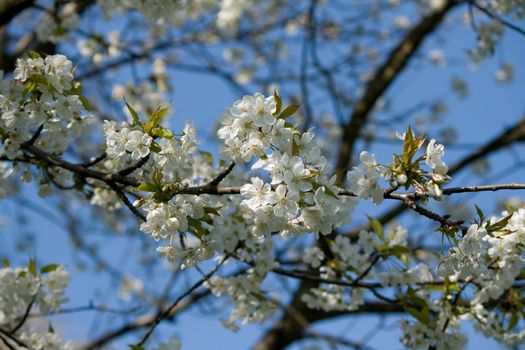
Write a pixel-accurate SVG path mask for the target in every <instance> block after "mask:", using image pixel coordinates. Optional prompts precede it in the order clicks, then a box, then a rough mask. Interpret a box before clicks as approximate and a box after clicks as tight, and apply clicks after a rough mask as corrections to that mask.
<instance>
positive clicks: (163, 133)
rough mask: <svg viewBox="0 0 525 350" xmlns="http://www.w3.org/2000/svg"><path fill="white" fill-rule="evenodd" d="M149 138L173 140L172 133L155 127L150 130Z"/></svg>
mask: <svg viewBox="0 0 525 350" xmlns="http://www.w3.org/2000/svg"><path fill="white" fill-rule="evenodd" d="M151 136H157V137H162V138H165V139H170V140H173V132H171V130H168V129H165V128H159V127H155V128H153V129H152V130H151Z"/></svg>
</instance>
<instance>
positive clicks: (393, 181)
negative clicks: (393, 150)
mask: <svg viewBox="0 0 525 350" xmlns="http://www.w3.org/2000/svg"><path fill="white" fill-rule="evenodd" d="M398 137H399V138H400V139H401V140H402V141H403V152H402V154H401V155H397V154H396V155H394V161H393V162H392V164H387V165H381V164H379V163H378V162H377V160H376V159H375V157H374V155H373V154H370V153H368V152H367V151H362V152H361V154H360V155H359V159H360V160H361V163H360V164H359V165H357V166H355V167H354V168H353V169H352V170H351V171H349V172H348V174H347V179H348V183H349V186H350V189H351V190H352V192H353V193H354V194H355V195H356V196H357V197H359V198H362V199H372V201H373V202H374V203H375V204H381V203H382V202H383V199H384V193H385V191H386V190H388V188H386V187H383V186H382V185H381V184H382V183H386V182H388V183H389V185H390V189H391V190H396V189H398V188H399V187H404V188H406V189H408V188H409V187H411V186H413V188H414V190H415V192H416V194H418V195H419V196H420V197H422V198H423V199H425V198H427V197H429V196H430V197H433V198H435V199H438V200H439V199H441V195H442V185H443V184H444V183H446V182H448V181H449V180H450V177H449V176H448V175H447V172H448V166H447V165H446V164H445V162H444V161H443V159H442V158H443V156H444V154H445V151H444V146H443V145H441V144H437V143H436V140H435V139H431V140H430V141H428V143H427V147H426V152H425V155H424V156H423V157H418V158H415V159H414V157H415V156H416V153H417V151H418V150H419V149H420V148H421V147H422V146H423V144H424V142H425V138H424V137H422V136H419V137H417V138H415V136H414V135H413V133H412V130H411V129H410V128H409V129H408V131H407V132H406V133H405V134H404V135H399V136H398ZM423 159H424V160H425V163H426V165H427V166H428V167H429V168H430V169H431V172H429V171H426V170H423V169H421V164H420V163H421V161H422V160H423Z"/></svg>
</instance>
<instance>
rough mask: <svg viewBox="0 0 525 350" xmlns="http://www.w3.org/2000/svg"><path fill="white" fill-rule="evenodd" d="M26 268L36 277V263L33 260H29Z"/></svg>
mask: <svg viewBox="0 0 525 350" xmlns="http://www.w3.org/2000/svg"><path fill="white" fill-rule="evenodd" d="M27 268H28V269H29V272H31V274H32V275H34V276H36V261H34V260H33V259H31V260H29V265H27Z"/></svg>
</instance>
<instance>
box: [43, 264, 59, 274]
mask: <svg viewBox="0 0 525 350" xmlns="http://www.w3.org/2000/svg"><path fill="white" fill-rule="evenodd" d="M57 268H58V265H57V264H49V265H46V266H42V267H41V268H40V273H42V274H44V273H48V272H51V271H55V270H56V269H57Z"/></svg>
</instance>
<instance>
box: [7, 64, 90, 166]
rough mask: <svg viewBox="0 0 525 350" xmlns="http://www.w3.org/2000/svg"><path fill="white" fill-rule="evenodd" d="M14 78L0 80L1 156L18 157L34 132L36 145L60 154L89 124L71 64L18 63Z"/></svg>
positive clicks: (88, 117) (88, 116)
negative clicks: (36, 138)
mask: <svg viewBox="0 0 525 350" xmlns="http://www.w3.org/2000/svg"><path fill="white" fill-rule="evenodd" d="M0 77H1V76H0ZM13 78H14V79H13V80H6V79H1V80H0V112H1V117H0V130H1V132H2V140H3V145H4V147H3V149H2V153H3V154H5V155H6V156H8V157H10V158H14V157H16V156H18V155H20V154H21V149H20V147H21V145H22V144H23V143H24V142H27V141H29V140H30V139H31V138H32V137H33V135H34V134H35V133H37V132H38V133H39V136H40V137H39V138H38V140H36V142H35V145H37V146H38V147H40V148H41V149H43V150H45V151H49V152H51V153H54V154H61V153H63V152H64V150H65V149H66V148H67V146H68V142H69V138H70V136H72V135H76V134H78V133H80V132H81V131H82V130H83V128H84V126H85V124H86V123H88V122H89V120H90V115H89V114H88V115H86V114H85V112H84V110H85V102H83V97H82V96H81V94H80V86H79V85H78V84H73V64H72V62H71V61H69V60H68V59H67V58H66V57H65V56H63V55H52V56H47V57H45V58H42V57H39V56H34V57H33V58H26V59H18V60H17V62H16V69H15V71H14V76H13ZM39 128H41V130H40V131H39Z"/></svg>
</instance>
